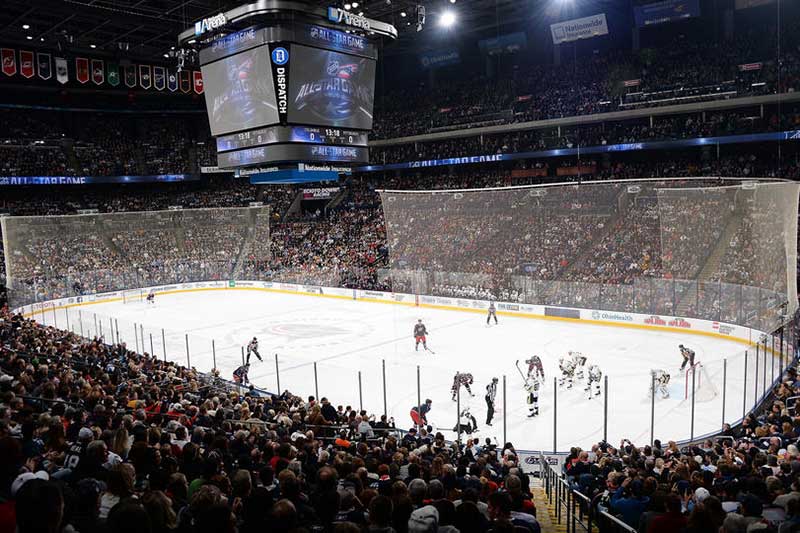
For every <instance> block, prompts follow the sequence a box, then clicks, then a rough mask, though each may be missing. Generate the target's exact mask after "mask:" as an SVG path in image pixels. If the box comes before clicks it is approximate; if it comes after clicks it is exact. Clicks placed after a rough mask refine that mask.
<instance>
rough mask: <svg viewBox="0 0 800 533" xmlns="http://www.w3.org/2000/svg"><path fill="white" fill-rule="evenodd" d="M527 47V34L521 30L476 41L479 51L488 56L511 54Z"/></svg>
mask: <svg viewBox="0 0 800 533" xmlns="http://www.w3.org/2000/svg"><path fill="white" fill-rule="evenodd" d="M527 47H528V36H527V35H526V34H525V33H524V32H521V31H520V32H516V33H508V34H506V35H499V36H497V37H492V38H491V39H483V40H480V41H478V48H480V50H481V53H483V54H488V55H490V56H496V55H500V54H513V53H514V52H518V51H520V50H522V49H523V48H527Z"/></svg>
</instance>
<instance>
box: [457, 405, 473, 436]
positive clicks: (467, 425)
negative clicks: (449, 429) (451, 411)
mask: <svg viewBox="0 0 800 533" xmlns="http://www.w3.org/2000/svg"><path fill="white" fill-rule="evenodd" d="M459 426H461V427H459ZM459 429H460V430H461V432H462V433H466V434H467V435H469V434H472V433H475V432H476V431H478V421H477V420H475V417H474V416H472V413H470V412H469V407H467V408H465V409H464V410H462V411H461V416H459V418H458V426H456V427H454V428H453V431H455V432H456V433H458V432H459Z"/></svg>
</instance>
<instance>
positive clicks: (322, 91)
mask: <svg viewBox="0 0 800 533" xmlns="http://www.w3.org/2000/svg"><path fill="white" fill-rule="evenodd" d="M366 61H367V60H366V59H362V58H355V57H353V56H347V55H344V54H338V53H335V52H326V57H325V58H324V61H323V62H322V64H321V65H319V66H320V67H321V68H320V70H318V71H317V72H320V71H322V72H320V74H322V77H320V78H317V79H310V80H308V81H305V82H304V83H302V84H301V85H300V86H299V88H298V91H297V94H296V95H294V105H295V107H296V109H297V110H298V111H302V110H308V111H310V112H311V113H313V114H314V115H316V116H318V117H320V118H322V119H323V120H325V121H333V122H334V123H338V122H339V121H342V120H345V119H349V118H350V117H353V116H354V115H357V114H359V113H368V112H371V110H372V91H371V86H370V84H369V83H368V82H367V80H366V77H368V76H366V71H365V63H366ZM362 78H364V79H362ZM370 118H371V117H370Z"/></svg>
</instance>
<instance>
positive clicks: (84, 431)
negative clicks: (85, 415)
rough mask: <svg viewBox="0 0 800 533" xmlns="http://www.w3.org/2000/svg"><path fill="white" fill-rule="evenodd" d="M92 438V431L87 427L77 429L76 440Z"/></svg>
mask: <svg viewBox="0 0 800 533" xmlns="http://www.w3.org/2000/svg"><path fill="white" fill-rule="evenodd" d="M93 438H94V432H93V431H92V430H91V429H89V428H81V430H80V431H78V440H89V439H93Z"/></svg>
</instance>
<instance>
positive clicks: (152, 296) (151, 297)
mask: <svg viewBox="0 0 800 533" xmlns="http://www.w3.org/2000/svg"><path fill="white" fill-rule="evenodd" d="M147 303H149V304H154V303H156V293H155V292H154V291H150V292H148V293H147Z"/></svg>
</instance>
